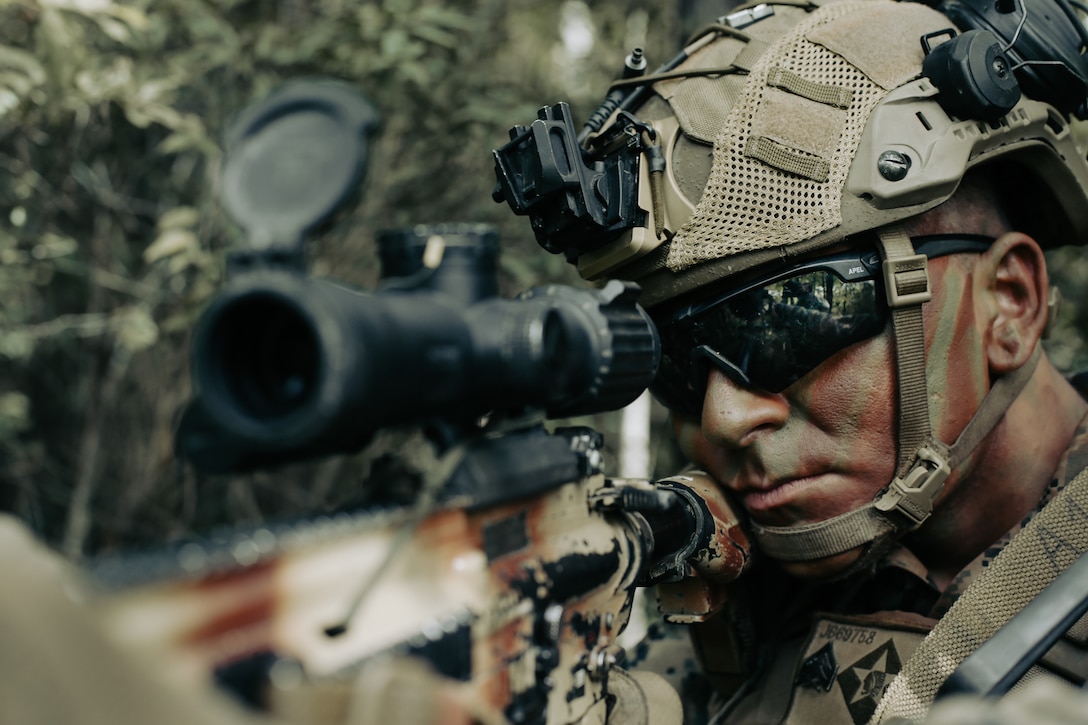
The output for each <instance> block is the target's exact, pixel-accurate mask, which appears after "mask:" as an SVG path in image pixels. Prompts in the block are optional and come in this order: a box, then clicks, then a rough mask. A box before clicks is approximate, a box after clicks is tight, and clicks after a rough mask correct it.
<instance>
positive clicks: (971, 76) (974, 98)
mask: <svg viewBox="0 0 1088 725" xmlns="http://www.w3.org/2000/svg"><path fill="white" fill-rule="evenodd" d="M922 72H923V73H924V74H925V75H926V77H928V78H929V79H930V80H931V81H932V82H933V85H935V86H937V89H938V90H939V91H940V92H941V93H940V96H938V100H939V101H940V104H941V107H942V108H944V110H945V111H946V112H947V113H948V114H949V115H950V116H953V117H955V118H958V119H961V120H963V119H968V118H977V119H979V120H982V121H996V120H997V119H999V118H1001V117H1002V116H1004V115H1005V114H1006V113H1008V112H1009V111H1011V110H1012V108H1013V106H1015V105H1016V104H1017V102H1018V101H1019V100H1020V84H1019V83H1017V81H1016V76H1015V75H1014V74H1013V71H1012V64H1011V63H1010V62H1009V59H1008V56H1006V55H1005V52H1004V50H1003V49H1002V47H1001V44H1000V43H999V42H998V40H997V37H996V36H995V35H994V34H993V33H991V32H990V31H989V30H978V29H976V30H968V31H966V32H964V33H961V34H960V35H957V36H956V37H954V38H951V39H950V40H947V41H945V42H943V43H941V44H940V45H938V46H936V47H935V48H933V49H932V50H930V51H929V53H928V55H926V57H925V60H924V61H923V63H922Z"/></svg>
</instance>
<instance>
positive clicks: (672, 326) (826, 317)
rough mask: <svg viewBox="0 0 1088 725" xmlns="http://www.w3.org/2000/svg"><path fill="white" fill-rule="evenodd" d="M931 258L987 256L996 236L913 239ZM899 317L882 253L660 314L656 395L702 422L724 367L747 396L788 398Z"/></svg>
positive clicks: (817, 265) (829, 261) (856, 253)
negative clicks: (711, 381) (709, 392)
mask: <svg viewBox="0 0 1088 725" xmlns="http://www.w3.org/2000/svg"><path fill="white" fill-rule="evenodd" d="M911 241H912V242H913V244H914V248H915V252H916V253H917V254H924V255H925V256H926V257H927V258H929V259H933V258H934V257H941V256H945V255H948V254H961V253H969V252H975V253H977V252H983V251H985V250H986V249H987V248H989V246H990V245H991V244H992V243H993V241H994V240H993V238H992V237H984V236H975V235H935V236H924V237H914V238H912V240H911ZM889 317H890V314H889V310H888V304H887V297H886V295H885V291H884V281H883V275H882V273H881V260H880V255H879V253H878V252H877V251H876V249H875V248H869V249H866V248H864V247H863V248H860V249H854V250H852V251H847V252H843V253H840V254H835V255H833V256H828V257H821V258H818V259H811V260H805V261H801V262H797V263H795V264H792V265H790V266H788V267H785V268H779V269H776V270H774V271H773V272H771V273H769V274H767V275H765V276H763V277H760V278H758V279H756V280H754V281H751V282H747V283H745V284H743V285H742V286H740V287H735V288H731V289H729V290H727V291H721V290H718V291H717V292H716V293H713V294H711V296H710V297H704V298H702V299H699V300H697V301H692V302H686V303H682V304H681V305H680V306H679V307H675V306H674V307H672V308H671V309H667V310H663V311H661V312H659V313H658V312H655V313H653V318H654V322H655V323H656V324H657V327H658V331H659V332H660V334H661V348H662V356H661V366H660V368H659V369H658V373H657V377H656V378H655V379H654V382H653V384H652V385H651V386H650V391H651V392H652V393H653V394H654V396H655V397H657V399H658V400H659V401H661V402H662V403H663V404H664V405H665V406H666V407H668V408H670V409H672V410H675V411H678V412H681V413H686V414H688V415H692V416H696V417H697V416H698V415H700V413H701V412H702V409H703V398H704V397H705V396H706V383H707V376H708V375H709V372H710V368H709V366H710V365H714V366H715V367H717V368H718V369H719V370H721V372H722V373H724V374H725V375H726V376H728V377H729V378H730V379H731V380H733V381H734V382H736V383H739V384H740V385H743V386H745V387H747V388H752V389H760V390H764V391H767V392H770V393H778V392H781V391H782V390H785V389H786V388H787V387H789V386H790V385H792V384H793V383H795V382H797V381H798V380H800V379H801V378H802V377H804V376H805V375H806V374H807V373H808V372H809V371H811V370H813V369H814V368H816V367H817V366H818V365H819V364H820V363H822V362H824V361H825V360H827V359H828V358H830V357H832V356H833V355H835V354H836V353H838V352H841V351H842V350H844V349H846V348H847V347H849V346H850V345H853V344H855V343H858V342H861V341H862V340H867V339H869V338H871V337H875V336H876V335H878V334H880V333H881V332H882V331H883V330H884V328H885V327H886V326H887V324H888V319H889Z"/></svg>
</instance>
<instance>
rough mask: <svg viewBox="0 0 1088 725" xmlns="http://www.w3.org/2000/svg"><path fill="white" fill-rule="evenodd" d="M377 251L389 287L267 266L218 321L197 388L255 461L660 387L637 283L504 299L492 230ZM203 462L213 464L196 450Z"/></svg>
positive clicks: (600, 407) (409, 241)
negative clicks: (387, 431)
mask: <svg viewBox="0 0 1088 725" xmlns="http://www.w3.org/2000/svg"><path fill="white" fill-rule="evenodd" d="M379 244H380V253H381V260H382V269H383V282H382V285H381V287H380V288H379V290H378V291H377V292H374V293H365V292H357V291H353V290H350V289H347V288H345V287H343V286H340V285H338V284H335V283H332V282H328V281H324V280H318V279H313V278H310V277H307V276H305V275H303V274H301V273H300V272H298V271H297V270H295V271H293V270H289V269H288V270H285V269H282V268H257V269H255V270H253V271H250V272H246V273H244V274H241V275H238V276H237V277H236V278H235V279H233V280H232V281H231V282H230V283H229V284H228V285H227V286H226V287H225V288H224V289H223V291H222V292H221V293H220V294H219V295H218V296H217V297H216V298H215V299H214V300H213V302H212V303H211V304H210V306H209V307H208V309H207V310H206V311H205V313H204V315H203V316H202V318H201V320H200V321H199V323H198V325H197V328H196V331H195V333H194V339H193V379H194V384H195V385H196V387H197V389H198V391H199V396H200V401H201V405H202V407H203V409H204V412H205V413H206V414H207V416H208V417H209V418H210V419H211V420H212V421H214V423H215V424H216V426H217V427H219V428H221V429H222V430H224V431H229V435H230V436H231V437H232V438H233V439H235V444H240V445H241V446H242V447H244V448H246V449H247V450H249V451H251V452H252V453H253V454H256V455H255V456H249V458H255V459H257V460H268V459H269V458H274V459H276V460H277V461H278V460H281V459H282V460H291V459H301V458H308V457H312V456H317V455H325V454H328V453H333V452H348V451H352V450H357V449H358V448H361V447H362V446H363V445H364V444H365V443H366V442H367V440H368V439H369V437H370V436H371V435H372V434H373V433H374V432H375V431H376V430H378V429H379V428H383V427H386V426H395V425H406V424H417V423H426V422H428V421H433V420H442V421H449V422H454V423H466V422H471V421H473V420H474V419H476V418H479V417H480V416H483V415H485V414H489V413H494V412H500V413H507V414H518V413H521V412H525V411H527V410H540V411H543V412H544V413H546V415H547V416H549V417H553V418H555V417H569V416H574V415H584V414H588V413H594V412H600V411H604V410H612V409H615V408H619V407H622V406H624V405H626V404H627V403H629V402H631V401H632V400H634V399H635V398H636V397H637V396H638V395H639V394H640V393H641V392H642V391H643V390H644V389H645V388H646V386H647V385H648V384H649V382H650V380H651V379H652V378H653V375H654V372H655V371H656V367H657V361H658V357H659V354H660V343H659V341H658V337H657V332H656V330H655V328H654V327H653V324H652V323H651V322H650V320H649V317H648V316H647V315H646V313H645V312H644V311H643V310H642V309H641V308H640V307H638V306H637V305H636V304H635V298H636V296H637V294H638V288H637V287H636V286H635V285H632V284H630V283H621V282H614V283H612V284H609V285H608V286H606V287H604V288H603V289H600V290H591V289H579V288H574V287H565V286H546V287H539V288H535V289H533V290H530V291H529V292H528V293H526V294H524V295H522V296H521V297H519V298H518V299H514V300H507V299H500V298H498V297H497V296H496V294H497V287H498V281H497V257H498V244H497V238H496V235H495V233H494V232H493V231H491V230H490V229H488V228H487V227H484V226H482V225H438V226H419V227H416V228H413V229H410V230H406V231H398V232H390V233H386V234H385V235H383V236H382V237H381V239H380V240H379ZM182 445H183V448H184V446H185V441H184V440H183V441H182ZM193 452H194V451H193V450H190V451H189V453H190V454H192V453H193ZM190 457H194V456H192V455H191V456H190ZM194 460H195V462H196V463H197V464H198V465H201V462H202V461H201V457H200V456H199V453H198V452H197V455H196V456H195V457H194ZM202 467H204V468H210V469H216V468H222V467H223V466H222V465H220V464H217V463H215V462H214V461H206V462H205V465H204V466H202ZM226 467H227V468H237V467H238V466H237V465H235V464H230V465H228V466H226ZM241 467H247V466H246V465H242V466H241Z"/></svg>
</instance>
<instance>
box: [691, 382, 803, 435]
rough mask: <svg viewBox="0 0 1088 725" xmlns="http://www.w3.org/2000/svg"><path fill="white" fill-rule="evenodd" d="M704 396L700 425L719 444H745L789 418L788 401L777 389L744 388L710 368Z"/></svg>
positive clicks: (773, 429) (783, 423)
mask: <svg viewBox="0 0 1088 725" xmlns="http://www.w3.org/2000/svg"><path fill="white" fill-rule="evenodd" d="M709 375H710V377H709V378H708V380H707V385H706V397H705V398H704V399H703V417H702V428H703V435H704V436H706V438H707V440H709V441H710V442H711V443H714V444H716V445H719V446H725V447H744V446H749V445H751V444H752V443H753V442H755V441H756V440H757V439H758V438H759V436H761V435H764V434H767V433H772V432H774V431H776V430H778V429H779V428H781V427H782V426H783V425H785V424H786V421H787V420H788V419H789V415H790V404H789V401H787V400H786V398H785V396H783V395H781V394H779V393H768V392H766V391H762V390H754V389H750V388H746V387H744V386H742V385H740V384H738V383H735V382H733V381H732V380H730V379H729V378H728V377H726V376H725V375H723V374H722V373H721V372H720V371H718V370H716V369H711V370H710V373H709Z"/></svg>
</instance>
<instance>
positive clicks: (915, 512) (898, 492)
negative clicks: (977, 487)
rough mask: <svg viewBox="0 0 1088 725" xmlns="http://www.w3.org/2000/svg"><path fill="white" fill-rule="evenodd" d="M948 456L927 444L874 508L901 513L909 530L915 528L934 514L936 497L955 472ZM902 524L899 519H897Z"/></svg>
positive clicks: (884, 511) (900, 515)
mask: <svg viewBox="0 0 1088 725" xmlns="http://www.w3.org/2000/svg"><path fill="white" fill-rule="evenodd" d="M948 459H949V457H948V455H947V454H946V453H944V452H943V451H939V450H937V449H936V448H935V447H933V446H931V445H924V446H922V447H921V448H920V449H918V452H917V453H916V454H915V455H914V462H913V463H912V464H911V467H910V469H909V470H908V471H907V473H906V475H904V476H900V477H897V478H896V479H895V480H894V481H892V483H891V485H890V486H889V487H888V490H887V491H885V492H884V494H883V495H882V496H881V497H880V498H879V499H877V501H876V503H875V507H876V509H877V510H878V511H881V512H882V513H885V514H892V515H893V516H894V515H896V514H898V516H899V517H901V518H902V519H903V521H902V523H904V524H905V528H906V529H907V530H908V531H909V530H912V529H916V528H918V527H919V526H921V525H922V523H923V522H924V521H925V520H926V519H928V518H929V515H930V514H931V513H933V500H934V499H935V498H937V494H939V493H940V492H941V489H943V488H944V482H945V480H946V479H947V478H948V475H949V474H950V473H952V466H951V465H950V464H949V460H948ZM896 523H899V522H896Z"/></svg>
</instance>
